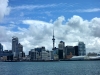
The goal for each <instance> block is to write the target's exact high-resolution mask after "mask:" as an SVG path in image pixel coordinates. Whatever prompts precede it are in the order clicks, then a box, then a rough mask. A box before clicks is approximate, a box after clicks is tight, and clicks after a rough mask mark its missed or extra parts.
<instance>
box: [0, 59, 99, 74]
mask: <svg viewBox="0 0 100 75" xmlns="http://www.w3.org/2000/svg"><path fill="white" fill-rule="evenodd" d="M0 75H100V61H60V62H0Z"/></svg>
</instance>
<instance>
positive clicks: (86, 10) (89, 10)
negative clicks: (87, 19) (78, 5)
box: [69, 8, 100, 12]
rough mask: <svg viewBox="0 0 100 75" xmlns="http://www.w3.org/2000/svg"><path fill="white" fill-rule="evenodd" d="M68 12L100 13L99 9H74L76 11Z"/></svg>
mask: <svg viewBox="0 0 100 75" xmlns="http://www.w3.org/2000/svg"><path fill="white" fill-rule="evenodd" d="M69 12H100V8H92V9H76V10H69Z"/></svg>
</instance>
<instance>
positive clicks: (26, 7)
mask: <svg viewBox="0 0 100 75" xmlns="http://www.w3.org/2000/svg"><path fill="white" fill-rule="evenodd" d="M55 6H57V4H47V5H22V6H16V7H12V9H18V10H20V9H27V10H31V9H36V8H37V9H38V8H48V7H55Z"/></svg>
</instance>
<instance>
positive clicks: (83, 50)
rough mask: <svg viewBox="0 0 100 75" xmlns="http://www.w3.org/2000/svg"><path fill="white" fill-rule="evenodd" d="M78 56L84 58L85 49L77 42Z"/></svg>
mask: <svg viewBox="0 0 100 75" xmlns="http://www.w3.org/2000/svg"><path fill="white" fill-rule="evenodd" d="M78 52H79V53H78V54H79V56H84V55H86V48H85V44H84V42H79V43H78Z"/></svg>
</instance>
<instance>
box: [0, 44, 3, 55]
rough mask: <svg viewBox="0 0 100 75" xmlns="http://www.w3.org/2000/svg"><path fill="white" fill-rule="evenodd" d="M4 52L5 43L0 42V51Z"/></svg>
mask: <svg viewBox="0 0 100 75" xmlns="http://www.w3.org/2000/svg"><path fill="white" fill-rule="evenodd" d="M1 52H3V45H2V44H1V43H0V53H1Z"/></svg>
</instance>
